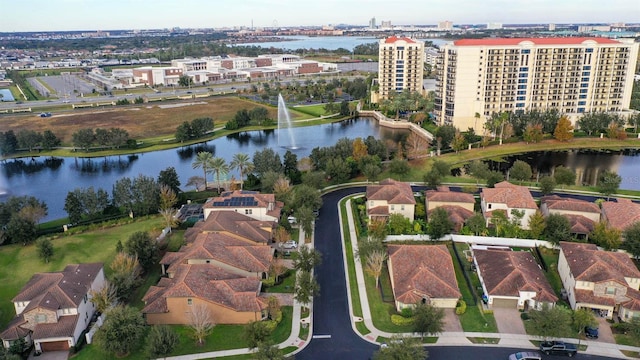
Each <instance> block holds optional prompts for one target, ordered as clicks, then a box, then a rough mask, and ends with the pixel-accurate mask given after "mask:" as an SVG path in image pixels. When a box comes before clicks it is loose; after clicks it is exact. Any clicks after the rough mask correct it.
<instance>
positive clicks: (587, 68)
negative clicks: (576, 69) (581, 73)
mask: <svg viewBox="0 0 640 360" xmlns="http://www.w3.org/2000/svg"><path fill="white" fill-rule="evenodd" d="M582 69H583V70H591V66H590V65H585V66H584V67H583V68H582Z"/></svg>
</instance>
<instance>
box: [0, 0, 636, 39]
mask: <svg viewBox="0 0 640 360" xmlns="http://www.w3.org/2000/svg"><path fill="white" fill-rule="evenodd" d="M2 10H3V16H2V21H0V32H20V31H70V30H105V31H108V30H120V29H163V28H173V27H182V28H221V27H251V26H252V24H253V26H254V27H272V26H274V25H276V24H277V26H281V27H289V26H320V25H328V24H332V25H337V24H349V25H361V26H366V25H368V23H369V20H370V19H371V18H372V17H375V18H376V20H377V23H378V24H380V22H381V21H383V20H384V21H391V23H392V24H393V25H428V24H437V23H438V22H439V21H444V20H449V21H452V22H453V23H454V25H456V24H484V23H490V22H497V23H504V24H527V23H613V22H638V21H639V20H640V19H638V17H637V15H638V13H639V10H640V5H638V2H637V0H610V1H608V2H606V3H605V2H603V1H602V0H562V1H559V0H529V1H526V2H525V1H512V0H510V1H509V0H485V1H477V0H446V1H445V0H435V1H430V2H425V1H423V0H400V1H396V2H390V1H388V0H324V1H314V2H300V1H294V0H241V1H230V0H181V1H176V0H111V1H103V0H31V1H16V2H11V3H5V4H3V5H2Z"/></svg>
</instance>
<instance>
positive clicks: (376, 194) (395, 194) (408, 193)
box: [367, 179, 416, 205]
mask: <svg viewBox="0 0 640 360" xmlns="http://www.w3.org/2000/svg"><path fill="white" fill-rule="evenodd" d="M367 200H386V201H387V202H388V203H389V204H413V205H415V203H416V199H415V198H414V197H413V191H412V190H411V185H409V184H407V183H405V182H401V181H395V180H393V179H386V180H382V181H380V185H369V186H367Z"/></svg>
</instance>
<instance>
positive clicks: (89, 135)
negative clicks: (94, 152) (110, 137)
mask: <svg viewBox="0 0 640 360" xmlns="http://www.w3.org/2000/svg"><path fill="white" fill-rule="evenodd" d="M71 138H72V142H73V146H75V147H79V148H81V149H84V150H85V151H89V147H91V145H92V144H93V141H94V138H95V135H94V133H93V129H80V130H78V131H76V132H75V133H73V135H71Z"/></svg>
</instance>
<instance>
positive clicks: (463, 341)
mask: <svg viewBox="0 0 640 360" xmlns="http://www.w3.org/2000/svg"><path fill="white" fill-rule="evenodd" d="M346 208H347V209H351V200H347V204H346ZM339 211H340V210H339ZM339 218H342V216H341V215H339ZM347 222H348V225H349V236H350V238H351V243H352V251H353V254H354V262H355V272H356V281H357V282H358V294H359V296H360V304H361V306H362V314H363V315H362V321H364V323H365V325H366V327H367V329H368V330H369V331H370V333H369V334H367V335H360V336H361V337H362V338H363V339H364V340H366V341H369V342H371V343H378V342H377V339H378V338H379V337H383V338H390V337H392V336H394V335H396V336H398V335H399V336H418V335H417V334H415V333H404V334H397V333H389V332H385V331H381V330H378V329H377V328H376V327H375V326H374V325H373V320H372V318H371V309H370V307H369V299H368V297H367V289H366V287H365V285H364V284H365V282H364V272H363V270H362V266H361V263H360V259H359V258H358V256H357V248H358V247H357V244H358V238H357V234H356V231H355V225H354V222H353V215H352V212H351V211H347ZM341 228H342V224H341ZM343 237H344V234H343ZM345 269H347V262H346V256H345ZM345 273H347V274H348V269H347V270H345ZM347 284H348V287H349V286H351V285H350V284H349V277H348V276H347ZM347 294H349V305H350V308H351V309H350V314H351V315H352V318H353V319H354V323H353V328H354V331H355V332H356V334H360V332H358V331H357V330H356V329H355V321H356V320H358V321H359V320H361V319H355V318H354V316H353V302H352V301H351V295H350V292H349V291H347ZM470 339H478V340H480V339H496V340H498V343H497V344H493V343H488V342H487V343H483V342H481V341H480V342H475V343H474V342H472V341H471V340H470ZM540 340H541V338H540V337H539V336H534V335H526V334H504V333H479V332H443V333H440V334H438V340H437V341H436V343H435V344H433V345H438V346H500V347H513V348H522V349H523V350H526V349H537V347H536V346H535V345H533V343H532V342H531V341H540ZM558 340H563V341H566V342H571V343H578V339H573V338H565V339H558ZM580 344H581V345H586V346H587V349H586V350H585V351H580V352H581V353H584V354H590V355H598V356H608V357H615V358H620V359H634V358H633V357H628V356H626V355H624V354H623V353H622V351H621V350H625V351H632V352H636V353H638V352H640V347H635V346H627V345H618V344H612V343H606V342H599V341H594V340H583V341H580Z"/></svg>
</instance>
